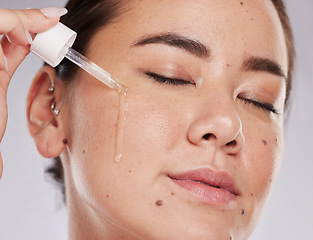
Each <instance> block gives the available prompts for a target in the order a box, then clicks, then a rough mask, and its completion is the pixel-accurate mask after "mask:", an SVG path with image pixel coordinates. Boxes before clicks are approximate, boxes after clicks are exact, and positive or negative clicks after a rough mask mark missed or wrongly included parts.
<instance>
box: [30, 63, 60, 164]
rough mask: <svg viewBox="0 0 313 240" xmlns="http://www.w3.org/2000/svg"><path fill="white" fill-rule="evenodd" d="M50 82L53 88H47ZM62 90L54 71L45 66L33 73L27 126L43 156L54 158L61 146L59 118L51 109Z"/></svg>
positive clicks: (57, 102) (56, 107)
mask: <svg viewBox="0 0 313 240" xmlns="http://www.w3.org/2000/svg"><path fill="white" fill-rule="evenodd" d="M53 83H54V84H55V86H54V90H53V91H51V90H50V91H49V88H50V87H51V86H52V84H53ZM63 91H64V84H62V83H61V82H60V81H59V80H58V79H57V77H56V75H55V70H54V69H53V68H51V67H48V66H45V67H43V68H42V69H41V70H40V71H39V72H38V73H37V75H36V77H35V78H34V80H33V83H32V85H31V88H30V90H29V93H28V97H27V109H26V111H27V122H28V128H29V131H30V134H31V136H32V137H33V139H34V141H35V143H36V146H37V149H38V151H39V153H40V154H41V155H42V156H43V157H45V158H54V157H57V156H59V155H60V154H61V153H62V152H63V150H64V148H65V144H64V143H63V139H65V134H64V131H63V127H62V126H63V125H62V121H61V120H62V119H61V118H60V116H59V115H56V114H55V113H54V111H53V110H52V109H51V105H52V103H53V101H55V102H56V104H55V105H56V106H55V109H58V106H60V103H61V101H62V97H61V96H62V93H63Z"/></svg>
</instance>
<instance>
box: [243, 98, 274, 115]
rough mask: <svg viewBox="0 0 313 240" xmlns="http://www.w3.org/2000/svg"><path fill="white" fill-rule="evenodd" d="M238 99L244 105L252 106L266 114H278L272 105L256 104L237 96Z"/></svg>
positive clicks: (253, 101) (256, 102)
mask: <svg viewBox="0 0 313 240" xmlns="http://www.w3.org/2000/svg"><path fill="white" fill-rule="evenodd" d="M238 99H240V100H241V101H243V102H244V103H245V104H252V105H253V106H254V107H256V108H259V109H261V110H263V111H268V112H272V113H274V114H279V113H278V111H277V109H276V108H275V107H274V106H273V104H270V103H263V102H258V101H255V100H252V99H247V98H243V97H239V96H238Z"/></svg>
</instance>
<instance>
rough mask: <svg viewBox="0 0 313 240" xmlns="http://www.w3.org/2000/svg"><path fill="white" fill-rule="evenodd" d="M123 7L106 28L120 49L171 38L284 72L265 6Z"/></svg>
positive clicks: (173, 2)
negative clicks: (273, 64)
mask: <svg viewBox="0 0 313 240" xmlns="http://www.w3.org/2000/svg"><path fill="white" fill-rule="evenodd" d="M128 3H129V4H128V10H127V11H126V12H124V13H123V14H121V16H120V18H119V19H118V21H116V22H115V24H114V25H113V28H111V30H113V31H114V26H116V28H115V30H116V32H115V34H114V36H115V37H117V38H118V39H116V41H117V42H119V43H120V44H121V45H123V44H128V45H131V44H132V43H133V42H134V41H136V40H138V39H140V38H141V37H143V36H146V35H153V34H156V33H167V32H174V33H177V34H182V35H184V36H187V37H188V38H192V39H196V40H198V41H199V42H201V43H203V44H205V45H206V46H208V48H210V49H211V50H212V54H213V55H216V56H228V57H231V56H233V57H234V59H235V58H238V57H241V58H246V57H249V55H253V56H259V57H264V58H271V59H273V60H276V61H278V62H279V64H280V65H281V66H282V68H283V69H284V70H286V69H287V52H286V45H285V39H284V34H283V30H282V26H281V23H280V19H279V17H278V14H277V12H276V9H275V7H274V6H273V4H272V2H271V1H270V0H196V1H195V0H184V1H182V0H145V1H140V0H133V1H129V2H128ZM116 41H115V42H116ZM230 53H231V54H230ZM247 55H248V56H247Z"/></svg>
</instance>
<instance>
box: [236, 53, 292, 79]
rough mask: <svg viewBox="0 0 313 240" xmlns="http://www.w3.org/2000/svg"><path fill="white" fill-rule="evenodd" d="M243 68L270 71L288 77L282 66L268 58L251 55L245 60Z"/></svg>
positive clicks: (245, 69) (244, 69)
mask: <svg viewBox="0 0 313 240" xmlns="http://www.w3.org/2000/svg"><path fill="white" fill-rule="evenodd" d="M241 69H242V70H243V71H255V72H268V73H271V74H274V75H276V76H279V77H283V78H284V79H285V80H286V79H287V77H286V75H285V74H284V71H283V70H282V67H281V66H280V65H279V64H278V63H276V62H274V61H272V60H270V59H268V58H258V57H250V58H248V59H246V60H245V61H244V62H243V64H242V67H241Z"/></svg>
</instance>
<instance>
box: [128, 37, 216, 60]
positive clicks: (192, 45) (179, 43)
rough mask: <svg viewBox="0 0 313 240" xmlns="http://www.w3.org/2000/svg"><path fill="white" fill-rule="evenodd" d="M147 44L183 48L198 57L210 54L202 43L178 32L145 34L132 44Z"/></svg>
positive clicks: (205, 56)
mask: <svg viewBox="0 0 313 240" xmlns="http://www.w3.org/2000/svg"><path fill="white" fill-rule="evenodd" d="M147 44H165V45H168V46H171V47H176V48H180V49H183V50H185V51H186V52H188V53H191V54H192V55H195V56H197V57H200V58H209V56H210V51H209V50H208V49H207V47H206V46H205V45H204V44H202V43H200V42H199V41H197V40H194V39H189V38H187V37H185V36H182V35H179V34H173V33H165V34H158V35H150V36H146V37H144V38H143V39H141V40H140V41H139V42H136V43H134V44H132V46H144V45H147Z"/></svg>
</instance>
